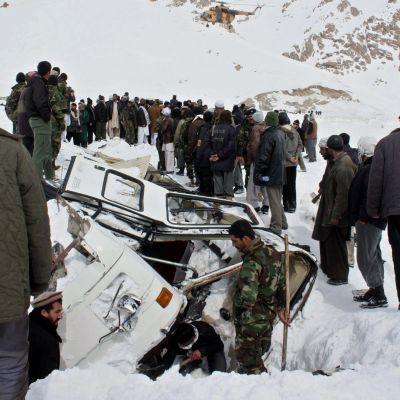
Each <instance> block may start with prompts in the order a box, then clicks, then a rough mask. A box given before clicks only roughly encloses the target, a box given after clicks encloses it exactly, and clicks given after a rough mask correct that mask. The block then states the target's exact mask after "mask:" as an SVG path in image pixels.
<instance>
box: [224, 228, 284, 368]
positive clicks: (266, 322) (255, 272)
mask: <svg viewBox="0 0 400 400" xmlns="http://www.w3.org/2000/svg"><path fill="white" fill-rule="evenodd" d="M229 234H230V237H231V240H232V243H233V245H234V246H235V247H236V248H237V249H238V250H239V251H240V252H242V253H243V266H242V269H241V270H240V273H239V277H238V280H237V283H236V289H235V293H234V297H233V315H234V323H235V328H236V346H235V348H236V360H237V369H236V371H237V372H238V373H241V374H261V373H262V372H265V371H266V368H265V366H264V362H263V359H262V356H263V355H264V354H265V353H267V352H268V350H269V349H270V347H271V336H272V329H273V323H274V320H275V318H276V316H277V315H278V316H279V319H280V320H281V321H282V322H283V323H287V321H286V320H285V317H284V307H285V282H284V271H283V266H282V264H283V263H282V260H283V256H282V254H281V253H279V252H277V251H276V250H275V249H274V248H273V247H271V246H267V245H266V244H264V243H263V242H262V241H261V240H260V239H259V238H256V236H255V233H254V231H253V229H252V227H251V225H250V224H249V223H248V222H247V221H245V220H239V221H236V222H235V223H233V224H232V226H231V227H230V229H229Z"/></svg>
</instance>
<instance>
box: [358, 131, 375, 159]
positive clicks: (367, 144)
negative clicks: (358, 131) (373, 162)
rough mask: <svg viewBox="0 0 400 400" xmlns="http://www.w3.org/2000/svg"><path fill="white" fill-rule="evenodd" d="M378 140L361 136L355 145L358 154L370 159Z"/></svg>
mask: <svg viewBox="0 0 400 400" xmlns="http://www.w3.org/2000/svg"><path fill="white" fill-rule="evenodd" d="M377 142H378V140H377V139H376V138H374V137H372V136H363V137H362V138H360V140H359V141H358V143H357V147H358V152H359V153H360V154H361V155H362V156H366V157H372V156H373V155H374V152H375V146H376V144H377Z"/></svg>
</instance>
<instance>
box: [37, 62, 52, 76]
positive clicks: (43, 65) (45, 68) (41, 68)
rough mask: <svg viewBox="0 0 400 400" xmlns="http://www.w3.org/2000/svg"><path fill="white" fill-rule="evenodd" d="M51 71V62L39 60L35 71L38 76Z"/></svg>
mask: <svg viewBox="0 0 400 400" xmlns="http://www.w3.org/2000/svg"><path fill="white" fill-rule="evenodd" d="M50 71H51V64H50V63H49V62H48V61H40V63H39V64H38V66H37V72H38V74H39V75H40V76H45V75H46V74H47V73H49V72H50Z"/></svg>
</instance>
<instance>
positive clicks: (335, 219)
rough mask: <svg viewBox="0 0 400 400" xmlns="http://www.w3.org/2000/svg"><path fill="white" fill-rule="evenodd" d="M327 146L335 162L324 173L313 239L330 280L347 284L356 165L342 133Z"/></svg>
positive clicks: (335, 136)
mask: <svg viewBox="0 0 400 400" xmlns="http://www.w3.org/2000/svg"><path fill="white" fill-rule="evenodd" d="M327 147H328V152H329V154H330V156H331V157H332V164H331V166H330V167H329V169H328V170H327V175H326V176H324V183H323V190H322V197H321V203H320V207H319V209H318V215H317V218H316V220H315V228H314V232H313V239H315V240H319V242H320V251H321V269H322V270H323V272H324V273H325V274H326V275H327V276H328V278H329V279H328V283H329V284H330V285H344V284H346V283H347V278H348V274H349V263H348V259H347V248H346V240H348V237H349V234H350V222H349V216H348V195H349V189H350V185H351V182H352V180H353V176H354V173H355V169H356V167H355V165H354V163H353V162H352V161H351V159H350V157H349V156H348V155H347V154H346V153H345V152H344V151H343V140H342V138H341V137H340V136H338V135H332V136H331V137H330V138H329V139H328V142H327ZM317 227H319V228H318V229H316V228H317Z"/></svg>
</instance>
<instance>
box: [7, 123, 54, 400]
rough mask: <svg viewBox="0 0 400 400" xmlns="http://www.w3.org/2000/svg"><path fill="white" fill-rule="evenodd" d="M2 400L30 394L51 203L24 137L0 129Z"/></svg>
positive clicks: (48, 261)
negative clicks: (32, 321) (34, 318)
mask: <svg viewBox="0 0 400 400" xmlns="http://www.w3.org/2000/svg"><path fill="white" fill-rule="evenodd" d="M0 170H1V171H2V173H1V174H0V226H1V228H2V229H1V230H0V276H1V279H0V399H1V400H20V399H24V398H25V394H26V391H27V389H28V316H27V309H28V307H29V297H30V294H31V293H32V294H39V293H41V292H42V291H44V290H45V289H46V288H47V285H48V280H49V277H50V267H51V243H50V227H49V218H48V215H47V206H46V200H45V197H44V193H43V189H42V186H41V182H40V179H39V176H38V174H37V172H36V168H35V165H34V164H33V162H32V159H31V157H30V155H29V153H28V151H27V150H26V149H25V147H24V146H23V145H22V143H19V138H18V137H17V136H14V135H10V134H9V133H7V132H6V131H4V130H3V129H0Z"/></svg>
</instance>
